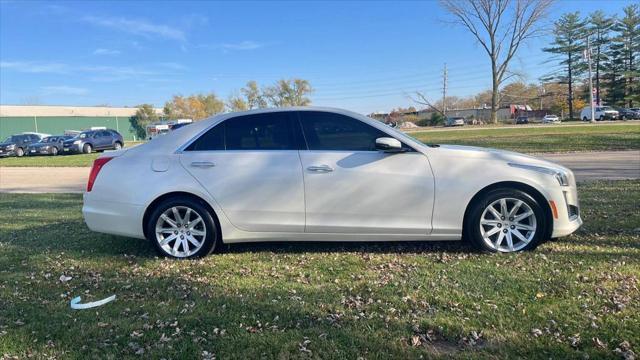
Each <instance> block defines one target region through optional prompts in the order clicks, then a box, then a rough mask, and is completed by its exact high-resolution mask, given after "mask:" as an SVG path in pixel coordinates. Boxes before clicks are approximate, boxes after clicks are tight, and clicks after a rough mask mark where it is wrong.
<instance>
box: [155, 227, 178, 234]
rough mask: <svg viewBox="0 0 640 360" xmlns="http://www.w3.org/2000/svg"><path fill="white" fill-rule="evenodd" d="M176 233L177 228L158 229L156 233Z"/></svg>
mask: <svg viewBox="0 0 640 360" xmlns="http://www.w3.org/2000/svg"><path fill="white" fill-rule="evenodd" d="M174 231H176V229H175V228H157V229H156V232H159V233H166V232H170V233H173V232H174Z"/></svg>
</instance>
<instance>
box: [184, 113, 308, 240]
mask: <svg viewBox="0 0 640 360" xmlns="http://www.w3.org/2000/svg"><path fill="white" fill-rule="evenodd" d="M293 116H295V113H293V112H273V113H262V114H255V115H245V116H239V117H235V118H230V119H227V120H225V121H224V122H223V123H221V124H218V125H216V126H215V127H214V128H213V129H210V130H209V131H208V132H206V133H205V134H203V135H202V136H201V137H200V138H199V139H197V140H196V141H195V142H193V143H192V144H190V145H189V146H188V147H187V148H186V149H185V150H184V151H183V152H182V154H181V159H180V160H181V163H182V165H183V166H184V167H185V168H186V169H187V171H189V173H191V174H192V175H193V176H194V177H195V178H196V179H197V180H198V181H199V182H200V184H202V185H203V186H204V187H205V188H206V190H207V191H208V192H209V193H210V194H211V196H212V197H213V198H214V199H215V201H216V202H217V203H218V204H219V205H220V207H221V208H222V211H223V212H224V214H225V215H226V216H227V218H228V219H229V220H230V221H231V223H233V224H234V225H235V226H236V227H237V228H239V229H241V230H245V231H257V232H304V186H303V179H302V166H301V164H300V157H299V155H298V145H297V142H296V140H295V136H294V134H293V131H292V121H291V118H292V117H293Z"/></svg>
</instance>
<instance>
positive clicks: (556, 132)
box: [409, 123, 640, 153]
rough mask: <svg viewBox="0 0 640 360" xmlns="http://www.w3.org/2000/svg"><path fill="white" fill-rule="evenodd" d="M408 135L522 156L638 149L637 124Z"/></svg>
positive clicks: (415, 133)
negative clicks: (506, 151)
mask: <svg viewBox="0 0 640 360" xmlns="http://www.w3.org/2000/svg"><path fill="white" fill-rule="evenodd" d="M409 135H411V136H413V137H415V138H417V139H418V140H420V141H422V142H425V143H435V144H458V145H473V146H483V147H492V148H497V149H505V150H512V151H518V152H524V153H545V152H570V151H603V150H630V149H640V123H634V124H632V125H630V124H625V123H618V124H581V125H547V126H529V127H509V128H501V129H492V128H484V129H473V130H465V129H454V130H437V131H433V130H432V131H415V132H410V133H409Z"/></svg>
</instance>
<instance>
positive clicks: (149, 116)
mask: <svg viewBox="0 0 640 360" xmlns="http://www.w3.org/2000/svg"><path fill="white" fill-rule="evenodd" d="M159 119H160V117H159V116H158V113H157V112H156V110H155V109H154V108H153V105H151V104H142V105H138V110H136V114H135V115H134V116H133V117H132V118H131V119H130V120H129V122H130V123H131V127H132V128H133V130H134V131H135V132H136V135H137V136H138V138H140V139H145V138H146V137H147V136H146V135H147V125H149V124H151V123H153V122H156V121H158V120H159Z"/></svg>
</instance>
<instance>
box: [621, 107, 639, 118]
mask: <svg viewBox="0 0 640 360" xmlns="http://www.w3.org/2000/svg"><path fill="white" fill-rule="evenodd" d="M618 114H619V118H620V119H621V120H633V119H640V109H628V108H619V109H618Z"/></svg>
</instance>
